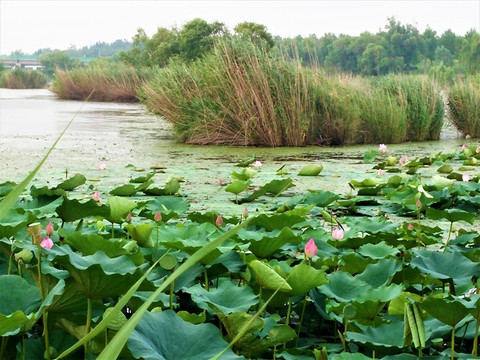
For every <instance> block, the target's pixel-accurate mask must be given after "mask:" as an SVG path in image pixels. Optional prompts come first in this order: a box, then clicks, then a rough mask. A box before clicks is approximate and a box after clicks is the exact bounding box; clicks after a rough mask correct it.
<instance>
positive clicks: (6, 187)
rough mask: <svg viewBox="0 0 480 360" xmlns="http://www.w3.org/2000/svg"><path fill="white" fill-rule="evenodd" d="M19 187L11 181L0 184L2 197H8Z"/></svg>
mask: <svg viewBox="0 0 480 360" xmlns="http://www.w3.org/2000/svg"><path fill="white" fill-rule="evenodd" d="M16 186H17V184H16V183H14V182H11V181H6V182H4V183H1V184H0V196H5V195H7V194H8V193H9V192H10V191H12V190H13V189H14V188H15V187H16Z"/></svg>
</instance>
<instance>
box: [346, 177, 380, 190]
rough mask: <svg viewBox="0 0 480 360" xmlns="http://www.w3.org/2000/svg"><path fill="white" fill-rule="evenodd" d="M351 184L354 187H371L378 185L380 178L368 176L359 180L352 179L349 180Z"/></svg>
mask: <svg viewBox="0 0 480 360" xmlns="http://www.w3.org/2000/svg"><path fill="white" fill-rule="evenodd" d="M349 184H350V185H351V186H353V187H354V188H363V187H371V186H377V185H378V179H374V178H367V179H364V180H362V181H357V180H351V181H350V182H349Z"/></svg>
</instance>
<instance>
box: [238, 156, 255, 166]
mask: <svg viewBox="0 0 480 360" xmlns="http://www.w3.org/2000/svg"><path fill="white" fill-rule="evenodd" d="M254 162H255V155H253V156H252V157H251V158H248V159H247V160H245V161H242V162H239V163H238V164H236V165H235V166H238V167H247V166H248V165H250V164H253V163H254Z"/></svg>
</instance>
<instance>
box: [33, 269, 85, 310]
mask: <svg viewBox="0 0 480 360" xmlns="http://www.w3.org/2000/svg"><path fill="white" fill-rule="evenodd" d="M42 270H43V269H42ZM42 306H46V307H47V308H46V309H47V310H48V311H49V312H51V313H54V312H55V313H73V312H76V311H83V310H85V309H86V308H87V297H86V296H85V293H84V292H83V290H82V289H81V288H80V286H79V285H78V284H77V282H76V281H75V280H74V279H73V278H72V277H69V278H67V279H65V280H59V281H58V283H57V285H55V287H54V288H53V289H52V290H51V291H50V292H49V294H48V296H47V297H46V298H45V301H44V302H43V303H42Z"/></svg>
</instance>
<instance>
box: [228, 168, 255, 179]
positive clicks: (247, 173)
mask: <svg viewBox="0 0 480 360" xmlns="http://www.w3.org/2000/svg"><path fill="white" fill-rule="evenodd" d="M257 172H258V171H257V170H255V169H252V168H249V167H247V168H245V169H243V170H242V172H240V173H237V172H235V171H234V172H232V178H233V179H236V180H244V181H245V180H248V179H251V178H252V177H253V176H254V175H255V174H256V173H257Z"/></svg>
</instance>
